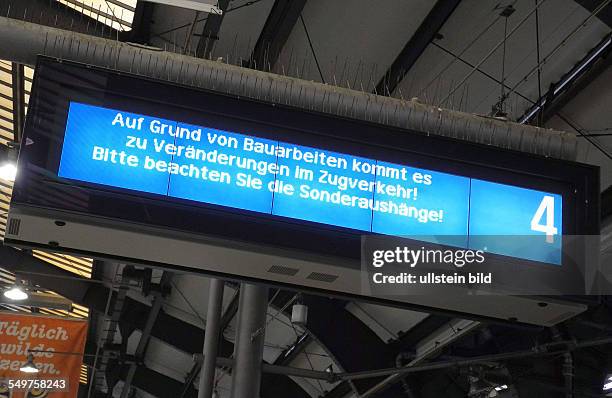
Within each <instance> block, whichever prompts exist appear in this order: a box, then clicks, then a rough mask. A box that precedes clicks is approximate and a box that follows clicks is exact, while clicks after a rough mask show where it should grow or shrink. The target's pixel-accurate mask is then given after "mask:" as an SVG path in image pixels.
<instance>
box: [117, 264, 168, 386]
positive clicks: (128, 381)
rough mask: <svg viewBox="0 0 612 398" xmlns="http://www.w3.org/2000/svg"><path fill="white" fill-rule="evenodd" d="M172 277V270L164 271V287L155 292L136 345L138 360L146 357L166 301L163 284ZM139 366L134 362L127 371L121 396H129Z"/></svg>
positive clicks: (124, 337) (162, 281)
mask: <svg viewBox="0 0 612 398" xmlns="http://www.w3.org/2000/svg"><path fill="white" fill-rule="evenodd" d="M171 278H172V274H171V273H170V272H168V271H166V272H164V273H163V275H162V279H161V282H160V285H161V286H162V287H161V288H160V289H158V290H155V291H154V292H153V304H152V306H151V309H150V310H149V315H148V316H147V320H146V322H145V326H144V328H143V329H142V334H141V335H140V340H139V341H138V346H137V347H136V352H135V353H134V356H135V357H136V358H137V359H138V360H142V359H143V358H144V354H145V352H146V349H147V346H148V344H149V340H150V339H151V330H152V329H153V325H155V321H156V320H157V317H158V315H159V312H160V311H161V309H162V304H163V302H164V297H163V295H162V291H163V290H164V289H163V286H164V285H167V284H168V283H169V281H170V279H171ZM127 338H128V336H123V339H125V340H127ZM137 367H138V366H137V364H136V363H132V364H131V365H130V367H129V369H128V371H127V375H126V376H125V380H124V384H123V390H122V391H121V398H128V396H129V393H130V389H131V387H132V381H133V380H134V375H135V374H136V370H137Z"/></svg>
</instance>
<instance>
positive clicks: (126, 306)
mask: <svg viewBox="0 0 612 398" xmlns="http://www.w3.org/2000/svg"><path fill="white" fill-rule="evenodd" d="M0 259H1V262H0V267H2V268H4V269H6V270H8V271H11V272H15V271H18V272H19V273H20V274H21V275H23V277H24V278H28V279H29V280H30V281H31V282H32V283H34V284H36V285H40V286H43V287H45V288H47V289H49V290H52V291H54V292H56V293H58V294H60V295H62V296H64V297H66V298H68V299H69V300H71V301H72V302H74V303H77V304H80V305H84V306H86V307H88V308H89V309H90V311H95V312H97V313H104V310H105V306H106V301H107V300H108V294H109V289H108V288H107V287H106V286H104V285H102V284H101V283H99V282H97V281H94V280H90V279H85V278H83V277H79V276H76V275H75V274H72V273H70V272H68V271H65V270H63V269H60V268H57V267H54V266H52V265H50V264H48V263H46V262H45V261H42V260H39V259H37V258H35V257H33V256H32V255H31V254H29V253H26V252H24V251H21V250H17V249H14V248H12V247H8V246H4V245H0ZM66 278H68V279H69V280H70V283H66V280H67V279H66ZM112 297H113V298H112V301H113V302H114V300H115V297H116V293H112ZM150 311H151V307H150V306H148V305H146V304H143V303H141V302H139V301H136V300H134V299H131V298H130V297H126V298H125V301H124V303H123V311H122V313H121V317H120V319H119V325H120V326H121V327H125V328H126V330H144V329H145V327H146V320H147V316H148V314H149V312H150ZM230 319H231V318H230ZM204 335H205V331H204V330H203V329H201V328H199V327H197V326H194V325H192V324H190V323H188V322H185V321H182V320H180V319H178V318H175V317H173V316H171V315H169V314H167V313H165V312H164V311H163V309H161V310H160V311H159V314H158V316H157V319H156V322H155V323H154V324H153V326H152V328H151V336H153V337H155V338H157V339H159V340H161V341H163V342H164V343H166V344H168V345H171V346H173V347H175V348H176V349H178V350H180V351H183V352H187V353H190V354H194V353H198V354H199V353H201V351H202V346H203V344H204ZM233 351H234V345H233V344H232V343H230V342H228V341H227V340H225V339H221V342H220V347H219V355H220V356H224V357H229V356H231V355H232V353H233ZM126 371H127V369H126ZM144 373H145V374H146V373H147V372H144ZM142 374H143V371H141V370H140V367H139V368H138V369H137V371H136V373H135V374H134V378H133V382H132V385H133V386H135V387H136V388H139V389H143V390H147V389H146V388H145V387H147V385H146V383H144V384H145V385H144V386H142V385H141V384H140V383H141V382H142V377H143V376H142ZM180 385H181V387H180V388H178V389H176V390H173V393H172V394H171V395H160V397H162V398H165V397H168V396H172V397H178V396H181V393H182V392H183V387H184V386H183V383H180ZM280 385H282V386H285V387H286V390H285V391H286V392H287V396H295V397H301V396H302V395H303V394H304V391H303V390H302V388H301V387H299V386H298V385H297V384H296V383H295V382H293V381H292V380H291V379H289V378H287V377H286V376H279V375H268V376H266V377H264V379H263V381H262V386H261V389H262V397H267V396H269V397H274V396H275V395H273V394H272V395H269V394H270V392H271V391H272V392H274V391H277V390H276V388H277V386H280ZM192 391H193V390H190V391H187V392H186V395H185V397H190V396H191V395H190V394H191V392H192ZM292 394H293V395H292Z"/></svg>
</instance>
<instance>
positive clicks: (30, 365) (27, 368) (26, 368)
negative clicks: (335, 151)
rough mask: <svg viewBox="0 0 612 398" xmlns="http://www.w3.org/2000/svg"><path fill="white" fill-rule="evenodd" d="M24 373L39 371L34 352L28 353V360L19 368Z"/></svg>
mask: <svg viewBox="0 0 612 398" xmlns="http://www.w3.org/2000/svg"><path fill="white" fill-rule="evenodd" d="M19 370H20V371H22V372H23V373H38V368H37V367H36V365H35V364H34V356H33V355H32V354H28V360H27V362H26V363H24V364H23V366H22V367H20V368H19Z"/></svg>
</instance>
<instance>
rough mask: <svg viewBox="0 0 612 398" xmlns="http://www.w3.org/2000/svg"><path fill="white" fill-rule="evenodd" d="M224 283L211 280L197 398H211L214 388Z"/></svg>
mask: <svg viewBox="0 0 612 398" xmlns="http://www.w3.org/2000/svg"><path fill="white" fill-rule="evenodd" d="M224 288H225V282H223V281H222V280H221V279H211V281H210V287H209V291H208V311H207V312H206V334H205V335H204V351H203V352H204V358H203V362H202V373H200V383H199V386H198V398H212V396H213V391H214V388H215V370H216V364H215V362H216V359H217V351H218V349H219V337H220V335H221V330H220V325H221V323H220V322H221V312H222V311H223V289H224Z"/></svg>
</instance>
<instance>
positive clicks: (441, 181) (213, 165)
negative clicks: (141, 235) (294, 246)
mask: <svg viewBox="0 0 612 398" xmlns="http://www.w3.org/2000/svg"><path fill="white" fill-rule="evenodd" d="M58 175H59V176H60V177H64V178H69V179H73V180H79V181H84V182H89V183H95V184H101V185H106V186H111V187H118V188H125V189H130V190H134V191H140V192H147V193H152V194H159V195H164V196H168V197H172V198H181V199H187V200H191V201H196V202H200V203H206V204H214V205H220V206H225V207H229V208H237V209H244V210H249V211H254V212H260V213H266V214H271V215H276V216H283V217H287V218H292V219H299V220H306V221H311V222H316V223H322V224H327V225H333V226H339V227H345V228H351V229H354V230H359V231H367V232H374V233H379V234H386V235H396V236H406V237H410V236H420V237H423V236H425V237H427V236H431V239H427V238H424V239H423V240H429V241H432V242H438V243H445V242H444V238H443V237H444V236H453V237H454V239H455V240H454V241H453V244H454V245H459V246H462V247H466V248H467V247H469V248H474V249H486V250H487V251H489V252H492V253H497V254H502V255H509V256H512V257H518V258H523V259H528V260H535V261H542V262H547V263H551V264H561V247H562V245H561V238H560V236H561V235H562V216H561V214H562V198H561V196H560V195H558V194H555V193H548V192H541V191H537V190H532V189H526V188H520V187H516V186H511V185H505V184H499V183H493V182H488V181H483V180H478V179H474V178H468V177H464V176H458V175H453V174H448V173H442V172H438V171H432V170H426V169H419V168H413V167H410V166H407V165H400V164H395V163H388V162H385V161H382V160H375V159H368V158H363V157H358V156H353V155H350V154H345V153H338V152H332V151H328V150H324V149H319V148H314V147H306V146H300V145H294V144H290V143H286V142H282V141H275V140H270V139H264V138H259V137H257V136H256V135H243V134H238V133H234V132H229V131H223V130H219V129H213V128H209V127H205V126H195V125H189V124H185V123H181V122H180V121H173V120H165V119H160V118H156V117H153V116H145V115H140V114H134V113H129V112H124V111H118V110H113V109H108V108H101V107H97V106H92V105H86V104H82V103H77V102H71V103H70V109H69V113H68V120H67V125H66V130H65V136H64V143H63V147H62V155H61V160H60V166H59V171H58ZM501 235H515V236H516V235H520V236H533V235H539V236H542V239H541V240H537V243H536V244H534V241H533V240H531V241H530V244H529V247H528V249H527V250H526V249H525V248H518V247H516V244H515V243H508V242H504V240H503V239H500V236H501ZM457 236H460V237H464V238H463V241H462V242H459V243H458V244H457V242H456V237H457ZM496 238H497V239H496ZM513 242H514V241H513ZM519 249H520V250H519Z"/></svg>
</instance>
